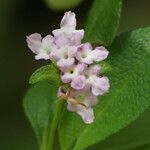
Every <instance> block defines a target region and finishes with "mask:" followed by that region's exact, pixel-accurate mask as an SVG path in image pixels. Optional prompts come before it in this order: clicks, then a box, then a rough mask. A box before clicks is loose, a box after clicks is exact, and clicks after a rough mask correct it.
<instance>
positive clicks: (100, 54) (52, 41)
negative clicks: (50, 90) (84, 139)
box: [27, 11, 110, 124]
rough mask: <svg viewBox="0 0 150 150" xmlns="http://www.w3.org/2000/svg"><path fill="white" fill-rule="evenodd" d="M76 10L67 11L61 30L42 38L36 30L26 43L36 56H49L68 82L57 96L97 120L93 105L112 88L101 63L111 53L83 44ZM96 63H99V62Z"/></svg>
mask: <svg viewBox="0 0 150 150" xmlns="http://www.w3.org/2000/svg"><path fill="white" fill-rule="evenodd" d="M76 25H77V23H76V16H75V13H73V12H71V11H69V12H66V13H65V14H64V16H63V18H62V20H61V23H60V29H55V30H53V31H52V33H53V36H52V35H47V36H46V37H44V38H43V39H42V37H41V35H40V34H38V33H34V34H32V35H30V36H27V44H28V47H29V48H30V49H31V51H32V52H33V53H35V54H36V56H35V59H49V60H51V62H52V63H54V64H55V65H57V66H58V68H59V70H60V72H61V74H60V77H61V81H62V83H65V84H68V85H69V89H68V90H66V89H64V88H63V87H62V85H60V88H59V90H58V97H59V99H60V100H62V99H65V100H67V109H68V110H69V111H72V112H76V113H77V114H79V115H80V116H81V118H82V119H83V121H84V122H85V123H87V124H90V123H92V122H93V121H94V111H93V106H94V105H96V104H97V96H101V95H103V94H105V93H107V92H108V90H109V87H110V85H109V79H108V78H107V77H105V76H103V75H102V73H101V66H100V65H99V64H98V63H99V62H100V61H103V60H104V59H106V58H107V56H108V54H109V52H108V51H107V49H106V48H105V47H103V46H99V47H96V48H94V49H93V47H92V45H91V44H90V43H83V44H82V43H81V41H82V39H83V36H84V30H82V29H81V30H76ZM96 63H97V64H96Z"/></svg>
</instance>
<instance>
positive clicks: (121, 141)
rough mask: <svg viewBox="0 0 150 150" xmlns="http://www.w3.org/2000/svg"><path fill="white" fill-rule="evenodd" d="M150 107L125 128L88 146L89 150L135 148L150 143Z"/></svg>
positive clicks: (130, 149) (125, 149) (131, 149)
mask: <svg viewBox="0 0 150 150" xmlns="http://www.w3.org/2000/svg"><path fill="white" fill-rule="evenodd" d="M149 116H150V109H148V110H146V111H145V112H144V113H143V114H142V115H141V116H140V117H139V118H138V119H137V120H136V121H134V122H133V123H131V124H130V125H129V126H127V127H126V128H124V129H123V130H121V131H119V132H117V133H116V134H114V135H112V136H110V137H109V138H107V139H106V140H104V141H102V142H99V143H98V144H95V145H93V146H91V147H89V148H88V150H97V149H102V150H133V149H134V150H135V148H137V147H141V145H145V144H147V143H150V119H149Z"/></svg>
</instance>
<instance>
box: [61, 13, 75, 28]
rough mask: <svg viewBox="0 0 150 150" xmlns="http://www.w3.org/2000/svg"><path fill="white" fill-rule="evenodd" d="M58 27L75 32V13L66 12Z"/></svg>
mask: <svg viewBox="0 0 150 150" xmlns="http://www.w3.org/2000/svg"><path fill="white" fill-rule="evenodd" d="M60 27H61V28H68V29H72V30H75V28H76V15H75V13H73V12H71V11H68V12H66V13H65V15H64V16H63V18H62V20H61V23H60Z"/></svg>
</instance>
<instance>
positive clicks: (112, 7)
mask: <svg viewBox="0 0 150 150" xmlns="http://www.w3.org/2000/svg"><path fill="white" fill-rule="evenodd" d="M121 3H122V1H121V0H95V1H94V3H93V6H92V9H91V11H90V13H89V17H88V20H87V25H86V32H85V41H90V42H94V43H100V44H104V45H109V44H110V43H111V42H112V40H113V39H114V37H115V34H116V31H117V27H118V24H119V18H120V12H121Z"/></svg>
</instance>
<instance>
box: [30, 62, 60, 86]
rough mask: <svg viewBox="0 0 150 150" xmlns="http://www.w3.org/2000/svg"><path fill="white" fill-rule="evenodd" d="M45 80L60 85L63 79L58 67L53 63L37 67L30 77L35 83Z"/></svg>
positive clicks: (31, 81) (31, 82)
mask: <svg viewBox="0 0 150 150" xmlns="http://www.w3.org/2000/svg"><path fill="white" fill-rule="evenodd" d="M43 80H45V81H48V82H50V83H51V84H53V85H56V86H59V85H60V83H61V81H60V73H59V70H58V68H57V67H56V66H54V65H53V64H50V65H46V66H43V67H41V68H39V69H37V70H36V71H35V72H34V73H33V74H32V76H31V77H30V80H29V83H30V84H35V83H37V82H40V81H43Z"/></svg>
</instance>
